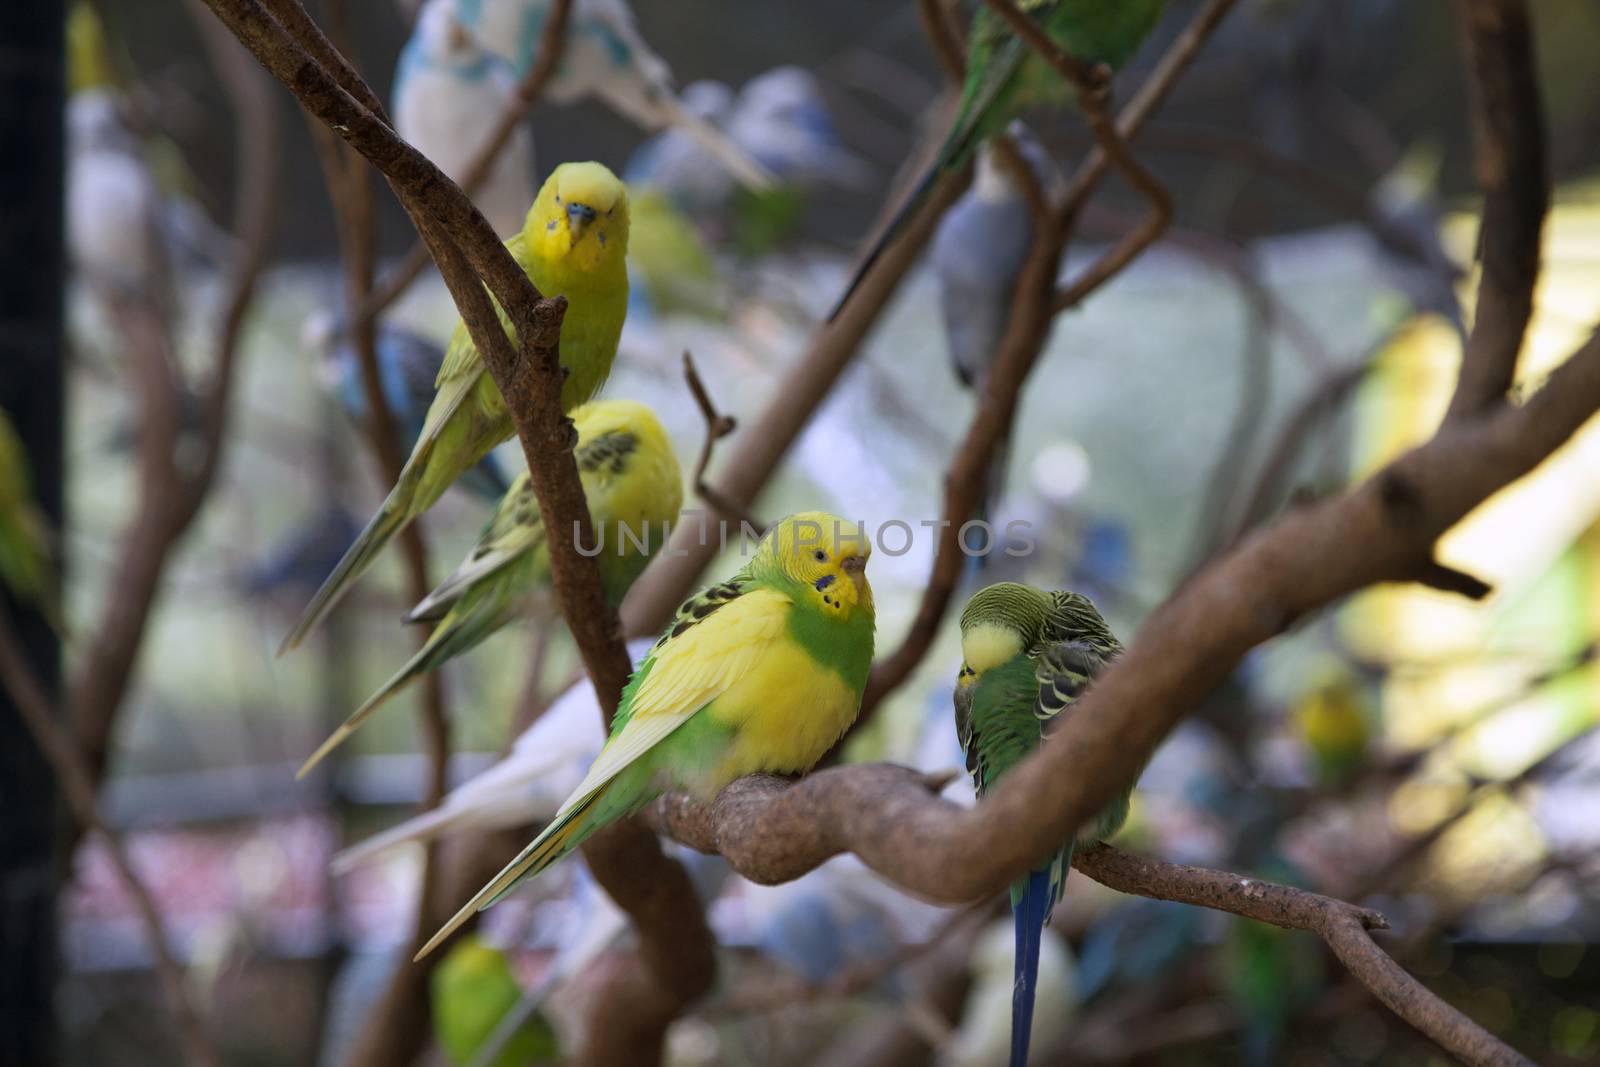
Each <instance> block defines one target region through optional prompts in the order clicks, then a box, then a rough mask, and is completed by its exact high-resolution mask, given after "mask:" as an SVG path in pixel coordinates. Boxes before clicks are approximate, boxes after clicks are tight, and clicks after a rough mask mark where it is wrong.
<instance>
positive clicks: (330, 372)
mask: <svg viewBox="0 0 1600 1067" xmlns="http://www.w3.org/2000/svg"><path fill="white" fill-rule="evenodd" d="M307 332H308V333H310V334H312V335H313V338H312V343H313V344H319V345H320V347H321V349H322V352H323V360H324V369H325V372H326V377H327V381H328V385H329V388H330V389H331V390H332V391H333V393H334V395H335V396H336V397H338V400H339V405H340V407H342V408H344V410H345V413H346V414H348V415H349V416H350V418H351V420H352V421H353V422H355V423H356V424H357V425H364V424H365V423H366V421H367V419H368V418H369V417H370V413H369V411H368V409H367V390H366V384H365V382H363V381H362V378H361V358H360V356H359V355H357V353H356V350H355V346H354V345H353V344H352V343H351V339H350V337H349V335H348V331H347V330H346V329H345V328H344V327H343V325H342V324H333V325H329V324H328V323H326V322H321V323H314V324H313V325H312V326H311V327H309V328H308V331H307ZM319 335H320V336H319ZM377 340H378V344H377V349H378V378H379V382H380V384H381V385H382V387H383V398H384V402H385V403H387V404H388V406H389V413H390V415H392V416H393V417H394V423H395V447H396V448H397V449H398V450H399V452H400V454H401V455H402V456H404V455H409V454H410V453H411V446H412V445H413V444H415V443H416V440H417V435H418V434H420V433H421V432H422V424H423V421H424V420H425V419H426V418H427V415H428V405H429V404H431V403H432V402H433V387H434V380H435V379H436V378H437V377H438V374H439V364H440V363H441V362H443V361H444V349H443V348H441V347H439V346H438V345H436V344H434V343H433V342H432V341H430V340H428V339H427V338H426V337H422V336H419V335H417V334H414V333H412V332H411V331H410V330H405V329H401V328H400V327H398V326H388V325H380V326H379V327H378V338H377ZM457 484H458V485H463V486H465V487H466V488H468V489H470V490H471V491H472V492H473V493H474V494H476V495H478V496H481V497H483V498H484V499H485V500H491V501H497V500H499V499H500V498H501V497H502V496H504V495H505V492H506V489H507V488H509V487H510V482H509V480H508V479H507V478H506V476H505V473H504V472H503V471H502V470H501V469H500V464H499V463H498V462H497V461H496V460H495V457H494V453H492V452H491V453H490V454H489V455H487V456H485V457H484V458H483V461H482V462H480V463H479V464H478V465H477V466H476V467H474V468H473V469H472V470H470V471H468V472H467V473H466V474H464V475H462V476H461V479H460V481H459V482H458V483H457Z"/></svg>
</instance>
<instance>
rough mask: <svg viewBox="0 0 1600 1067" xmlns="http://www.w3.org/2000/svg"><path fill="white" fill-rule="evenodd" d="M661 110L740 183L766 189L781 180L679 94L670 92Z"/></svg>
mask: <svg viewBox="0 0 1600 1067" xmlns="http://www.w3.org/2000/svg"><path fill="white" fill-rule="evenodd" d="M661 106H662V110H663V111H664V112H665V113H666V114H667V117H668V119H669V120H670V121H671V123H672V124H673V125H674V126H678V127H681V128H682V130H683V132H684V133H687V134H688V135H689V136H690V137H693V138H694V139H695V141H696V142H698V143H699V145H700V147H701V148H704V149H705V150H706V151H707V152H710V153H711V154H712V155H713V156H715V157H716V159H717V162H718V163H720V164H722V166H723V167H724V168H726V169H727V171H728V173H729V174H731V175H733V176H734V178H735V179H736V180H737V181H738V182H739V184H740V185H742V186H744V187H745V188H747V189H749V190H751V191H752V192H757V193H764V192H766V191H767V190H769V189H771V188H772V187H773V186H775V185H776V184H777V183H778V179H777V178H776V177H775V176H774V175H773V173H772V172H771V171H770V170H768V169H767V168H766V167H764V166H762V165H761V163H760V161H758V160H756V159H754V158H752V157H751V156H750V154H749V153H748V152H746V151H745V150H744V149H742V148H740V147H739V146H738V145H736V144H734V143H733V142H732V141H730V140H729V139H728V137H727V135H726V134H724V133H723V132H722V131H721V130H719V129H717V128H716V127H715V126H713V125H711V123H709V122H707V121H706V120H705V119H703V118H701V117H700V116H699V115H696V114H695V113H694V112H692V111H685V110H684V108H683V105H682V104H681V103H679V101H678V100H677V98H676V97H672V96H667V97H664V98H663V99H662V101H661Z"/></svg>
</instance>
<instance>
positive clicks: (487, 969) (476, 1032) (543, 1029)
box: [428, 937, 561, 1067]
mask: <svg viewBox="0 0 1600 1067" xmlns="http://www.w3.org/2000/svg"><path fill="white" fill-rule="evenodd" d="M428 991H429V994H430V1000H431V1001H432V1006H433V1030H434V1033H436V1034H437V1035H438V1036H439V1046H440V1047H441V1048H443V1049H444V1053H445V1055H446V1056H448V1057H449V1058H450V1062H451V1063H454V1064H456V1065H457V1067H466V1065H467V1064H469V1063H472V1062H473V1059H474V1056H475V1055H476V1054H477V1052H478V1050H479V1048H481V1047H482V1045H483V1043H484V1042H485V1041H487V1040H489V1038H490V1037H491V1035H494V1034H495V1032H496V1030H498V1028H499V1026H500V1024H501V1020H503V1019H504V1018H505V1016H506V1013H507V1012H510V1011H513V1010H515V1009H516V1007H517V1004H518V1003H519V1002H520V1001H521V999H522V987H521V986H520V985H518V984H517V979H516V976H515V975H514V974H512V973H511V964H510V963H509V961H507V959H506V956H505V953H503V952H501V951H500V950H499V949H497V948H494V947H492V946H490V945H487V944H485V943H484V942H483V940H482V939H480V938H476V937H469V938H466V939H464V940H463V941H462V942H461V944H459V945H456V946H455V947H454V948H452V949H451V950H450V952H449V954H447V955H446V956H445V958H444V959H443V960H442V961H441V962H440V963H439V966H438V968H437V969H436V970H435V971H434V972H433V975H432V977H431V978H430V979H429V990H428ZM485 1051H487V1050H485ZM560 1053H561V1049H560V1045H559V1043H558V1042H557V1040H556V1032H555V1030H554V1028H553V1027H551V1025H550V1021H549V1020H548V1019H546V1018H545V1017H544V1016H543V1015H540V1014H539V1013H537V1012H532V1013H530V1014H529V1015H528V1016H527V1018H526V1019H524V1020H522V1021H521V1023H520V1025H518V1027H517V1029H516V1032H515V1033H514V1034H511V1035H509V1036H508V1037H507V1038H506V1039H505V1043H504V1045H503V1046H502V1047H501V1049H500V1051H499V1053H497V1054H496V1055H495V1057H494V1058H493V1059H491V1060H490V1061H489V1064H490V1067H528V1065H529V1064H534V1063H549V1062H554V1061H555V1060H557V1059H559V1058H560Z"/></svg>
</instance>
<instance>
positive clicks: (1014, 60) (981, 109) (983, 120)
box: [833, 0, 1165, 315]
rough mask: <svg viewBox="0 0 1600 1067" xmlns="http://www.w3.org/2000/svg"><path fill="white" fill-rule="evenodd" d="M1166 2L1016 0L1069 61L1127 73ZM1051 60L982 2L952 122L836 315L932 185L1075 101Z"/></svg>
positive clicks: (852, 281) (1072, 89)
mask: <svg viewBox="0 0 1600 1067" xmlns="http://www.w3.org/2000/svg"><path fill="white" fill-rule="evenodd" d="M1164 3H1165V0H1018V3H1017V7H1019V8H1021V9H1022V11H1023V12H1024V13H1026V14H1028V15H1029V16H1030V17H1032V18H1033V19H1035V20H1036V21H1037V22H1038V23H1039V25H1040V26H1041V27H1042V28H1043V29H1044V31H1045V33H1046V34H1048V35H1049V37H1050V39H1051V40H1052V41H1054V42H1055V43H1056V44H1057V45H1059V46H1060V47H1061V48H1062V49H1063V50H1064V51H1065V52H1066V53H1067V54H1068V55H1070V56H1072V57H1073V58H1074V59H1077V60H1079V61H1080V62H1083V63H1091V64H1104V65H1105V66H1107V67H1109V68H1111V69H1112V70H1117V69H1119V68H1121V67H1122V65H1123V64H1124V63H1126V62H1127V61H1128V60H1129V59H1131V58H1133V54H1134V53H1135V52H1137V51H1138V50H1139V46H1140V45H1141V44H1143V43H1144V39H1145V38H1146V37H1148V36H1149V35H1150V31H1151V30H1152V29H1154V28H1155V24H1156V21H1157V20H1158V19H1159V18H1160V16H1161V9H1162V6H1163V5H1164ZM1076 92H1077V90H1076V88H1075V87H1073V86H1071V85H1068V84H1067V83H1066V82H1064V81H1063V80H1062V78H1061V75H1060V74H1058V73H1057V72H1056V69H1055V68H1054V67H1052V66H1051V65H1050V64H1049V62H1048V61H1046V60H1045V59H1044V58H1043V57H1041V56H1040V55H1039V54H1038V53H1036V52H1035V51H1034V50H1033V48H1032V47H1030V46H1029V45H1028V43H1027V42H1026V41H1024V40H1022V38H1020V37H1018V36H1017V35H1016V34H1015V33H1014V32H1012V30H1011V27H1010V25H1009V24H1008V23H1007V22H1006V21H1005V18H1004V17H1003V16H1001V15H999V14H996V13H995V11H994V9H993V8H991V7H990V6H989V5H988V4H983V3H980V4H979V5H978V9H977V11H976V12H975V13H974V14H973V17H972V28H971V30H970V31H969V32H968V35H967V78H966V81H965V83H964V84H963V85H962V87H961V101H960V103H959V104H958V105H957V107H956V117H955V121H954V122H953V123H952V124H951V126H950V132H949V133H948V134H946V135H945V139H944V142H943V144H941V145H940V146H939V151H938V153H937V154H936V155H935V156H934V159H933V163H932V164H931V165H930V166H929V168H928V171H927V173H926V174H924V175H923V176H922V178H921V180H919V181H918V182H917V184H916V186H915V187H914V188H913V189H912V192H911V195H910V196H909V197H907V198H906V202H905V203H904V204H902V205H901V206H900V209H899V210H898V211H897V212H896V213H895V216H894V218H893V220H892V221H891V222H890V223H889V225H888V226H887V227H886V228H885V229H884V232H883V235H882V236H881V237H879V238H878V242H877V244H875V245H874V246H873V247H872V250H871V251H870V252H868V253H867V256H866V258H865V259H863V260H862V261H861V265H860V267H858V268H857V270H856V273H855V275H854V276H853V277H852V278H851V279H850V284H849V285H848V286H846V287H845V292H844V295H843V296H842V297H840V298H839V303H838V305H837V306H836V307H835V308H834V311H833V313H834V315H837V314H838V313H839V309H840V308H842V307H844V305H845V304H846V303H847V302H848V301H849V299H850V294H851V293H853V292H855V289H856V286H857V285H859V284H860V283H861V279H862V278H863V277H864V276H865V275H866V273H867V271H868V270H869V269H871V267H872V265H873V263H875V262H877V259H878V256H879V255H881V254H882V252H883V249H884V248H885V247H887V245H888V244H889V242H890V241H892V240H894V238H895V237H897V236H898V235H899V233H900V228H901V227H902V226H903V225H904V224H905V222H906V220H908V219H909V218H910V217H911V216H912V215H913V214H914V213H915V212H916V210H917V208H919V207H920V206H921V205H922V203H923V201H925V200H926V199H927V198H928V195H929V194H930V193H932V192H933V187H934V185H935V184H936V183H937V182H938V181H939V179H941V178H943V177H944V176H945V175H947V174H950V173H951V172H952V171H955V170H958V169H959V168H961V167H963V166H965V165H966V162H967V161H968V160H969V159H971V158H972V154H973V152H975V151H976V150H977V148H978V146H979V145H980V144H982V143H983V142H984V141H986V140H988V139H989V138H990V137H993V136H994V135H995V134H997V133H999V132H1000V131H1001V130H1003V129H1005V126H1006V123H1008V122H1010V121H1011V120H1012V119H1013V118H1015V117H1016V116H1017V115H1018V114H1020V113H1021V112H1022V111H1023V110H1025V109H1027V108H1030V107H1037V106H1052V105H1056V106H1058V105H1060V104H1062V103H1065V102H1067V101H1068V100H1070V99H1073V98H1074V97H1075V94H1076Z"/></svg>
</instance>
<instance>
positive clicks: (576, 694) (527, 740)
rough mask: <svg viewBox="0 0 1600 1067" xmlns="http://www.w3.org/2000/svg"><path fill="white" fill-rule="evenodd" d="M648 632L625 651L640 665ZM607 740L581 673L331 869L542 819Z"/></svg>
mask: <svg viewBox="0 0 1600 1067" xmlns="http://www.w3.org/2000/svg"><path fill="white" fill-rule="evenodd" d="M651 643H652V642H651V640H650V639H648V638H644V639H639V640H636V641H630V642H629V643H628V655H629V656H630V657H632V659H633V662H634V664H635V665H637V664H638V663H639V662H640V661H642V660H643V659H644V656H645V653H647V652H649V651H650V645H651ZM604 742H605V731H604V729H603V728H602V727H601V723H600V704H599V701H597V700H596V699H595V695H594V686H593V684H591V683H590V681H589V680H588V679H587V678H585V679H583V680H581V681H579V682H577V683H575V684H574V685H573V686H572V688H570V689H568V690H567V691H566V692H565V693H562V694H561V695H560V696H559V697H557V698H556V699H555V701H554V702H553V703H552V704H551V705H550V707H549V708H547V709H546V710H545V713H544V714H543V715H541V716H539V718H538V720H537V721H536V722H535V723H534V724H533V725H532V726H530V727H528V728H527V729H526V730H524V731H523V732H522V734H521V736H519V737H518V738H517V740H516V741H515V743H513V744H512V746H511V751H510V752H508V753H507V754H506V756H505V758H504V759H502V760H501V761H500V762H498V763H496V764H495V765H494V766H492V767H490V768H489V769H488V770H486V771H484V772H483V773H482V774H480V775H478V776H477V777H475V778H472V779H471V780H469V781H466V782H463V783H462V784H461V785H459V786H457V787H456V788H455V789H452V790H451V791H450V792H449V793H448V794H446V796H445V798H444V800H443V801H442V802H440V804H439V806H438V807H436V808H434V809H432V810H431V811H426V812H423V813H422V814H421V815H418V816H416V817H415V818H411V819H407V820H406V821H405V822H403V823H401V824H400V825H398V826H395V827H392V828H391V829H388V830H385V831H383V832H382V833H379V834H375V835H373V836H372V837H369V838H367V839H366V840H365V841H362V842H360V843H359V844H356V845H352V846H351V847H350V848H347V849H345V850H344V851H343V852H340V853H339V854H338V855H337V856H335V857H334V858H333V869H334V870H335V871H336V872H340V873H342V872H344V871H348V870H349V869H350V868H352V867H354V866H355V865H356V864H358V863H361V862H362V861H364V860H367V859H370V858H372V857H373V856H376V855H378V854H379V853H381V852H385V851H387V850H388V849H391V848H394V847H395V846H396V845H400V844H404V843H405V842H408V841H415V842H418V843H421V842H426V841H431V840H433V839H434V838H436V837H440V836H442V835H444V834H446V833H455V832H458V831H461V830H504V829H509V828H511V827H516V826H526V825H529V824H532V823H540V822H547V821H549V820H550V819H551V818H553V817H554V816H555V813H556V811H557V810H558V809H559V808H560V807H561V802H562V801H563V800H565V799H566V798H567V795H568V794H569V793H571V792H572V790H573V789H575V788H577V785H578V783H579V782H580V781H582V780H583V775H584V772H585V771H586V770H587V769H588V767H589V764H590V763H592V762H593V761H594V757H595V755H596V754H597V753H598V752H599V751H600V746H601V745H602V744H603V743H604Z"/></svg>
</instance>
